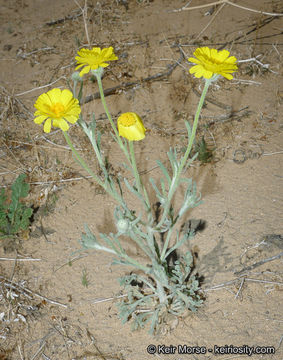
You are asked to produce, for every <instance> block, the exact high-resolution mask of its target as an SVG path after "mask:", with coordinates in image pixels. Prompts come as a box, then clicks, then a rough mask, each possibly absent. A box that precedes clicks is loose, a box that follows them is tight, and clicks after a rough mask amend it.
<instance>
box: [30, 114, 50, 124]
mask: <svg viewBox="0 0 283 360" xmlns="http://www.w3.org/2000/svg"><path fill="white" fill-rule="evenodd" d="M47 117H48V116H46V115H40V116H37V117H36V118H35V119H33V121H34V122H35V123H36V124H41V123H43V121H44V120H45V119H47Z"/></svg>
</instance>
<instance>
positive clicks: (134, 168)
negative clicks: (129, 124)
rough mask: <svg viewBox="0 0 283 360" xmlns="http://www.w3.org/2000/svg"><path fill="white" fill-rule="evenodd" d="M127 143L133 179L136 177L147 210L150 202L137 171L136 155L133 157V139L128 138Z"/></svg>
mask: <svg viewBox="0 0 283 360" xmlns="http://www.w3.org/2000/svg"><path fill="white" fill-rule="evenodd" d="M128 143H129V149H130V158H131V164H132V168H133V171H134V176H135V179H136V184H137V188H138V192H139V193H140V194H141V196H142V197H143V198H144V197H145V205H146V210H147V211H148V210H149V209H150V202H149V198H148V194H147V191H146V189H145V187H144V186H143V184H142V182H141V178H140V174H139V172H138V168H137V163H136V157H135V151H134V143H133V141H130V140H128ZM143 194H144V196H143Z"/></svg>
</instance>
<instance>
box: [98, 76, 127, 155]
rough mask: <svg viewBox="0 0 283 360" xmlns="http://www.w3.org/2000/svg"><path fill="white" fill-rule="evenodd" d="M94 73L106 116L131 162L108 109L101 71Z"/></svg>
mask: <svg viewBox="0 0 283 360" xmlns="http://www.w3.org/2000/svg"><path fill="white" fill-rule="evenodd" d="M93 74H94V75H95V76H96V79H97V83H98V88H99V93H100V98H101V102H102V105H103V107H104V110H105V113H106V116H107V118H108V120H109V122H110V124H111V126H112V129H113V131H114V133H115V138H116V141H117V142H118V144H119V146H120V148H121V149H122V150H123V152H124V154H125V156H126V158H127V160H128V161H129V162H130V157H129V154H128V152H127V149H126V147H125V145H124V144H123V142H122V140H121V137H120V135H119V133H118V130H117V128H116V126H115V124H114V122H113V119H112V116H111V114H110V112H109V110H108V107H107V104H106V101H105V96H104V91H103V86H102V81H101V74H99V73H96V72H93Z"/></svg>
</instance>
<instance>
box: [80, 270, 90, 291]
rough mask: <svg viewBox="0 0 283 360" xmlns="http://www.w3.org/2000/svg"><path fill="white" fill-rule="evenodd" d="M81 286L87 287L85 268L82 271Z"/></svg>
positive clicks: (87, 280)
mask: <svg viewBox="0 0 283 360" xmlns="http://www.w3.org/2000/svg"><path fill="white" fill-rule="evenodd" d="M82 285H83V286H84V287H86V288H87V287H88V285H89V279H88V273H87V269H86V268H83V271H82Z"/></svg>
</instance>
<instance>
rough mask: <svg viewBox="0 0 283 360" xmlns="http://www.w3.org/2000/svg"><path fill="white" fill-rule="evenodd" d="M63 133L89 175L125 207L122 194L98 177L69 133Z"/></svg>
mask: <svg viewBox="0 0 283 360" xmlns="http://www.w3.org/2000/svg"><path fill="white" fill-rule="evenodd" d="M63 134H64V136H65V139H66V141H67V143H68V145H69V146H70V148H71V150H72V152H73V154H74V156H75V157H76V159H77V160H78V162H79V163H80V165H81V166H82V167H83V168H84V169H85V171H86V172H88V173H89V175H91V176H92V178H93V179H94V180H95V181H96V182H97V183H98V184H99V185H100V186H101V187H102V188H103V189H104V190H105V191H106V192H107V193H108V194H109V195H111V196H112V197H114V199H115V200H116V201H117V202H118V204H121V205H122V206H123V207H125V204H124V202H123V200H122V199H121V197H120V196H118V194H117V193H115V192H113V191H112V190H111V189H109V188H108V186H106V185H105V184H104V183H103V182H102V181H101V180H100V179H99V177H97V176H96V175H95V173H94V172H93V171H92V170H91V169H90V168H89V167H88V165H87V164H86V162H85V161H84V160H83V159H82V157H81V156H80V154H79V153H78V152H77V150H76V149H75V148H74V146H73V144H72V142H71V139H70V137H69V135H68V134H67V133H66V132H65V131H63Z"/></svg>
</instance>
